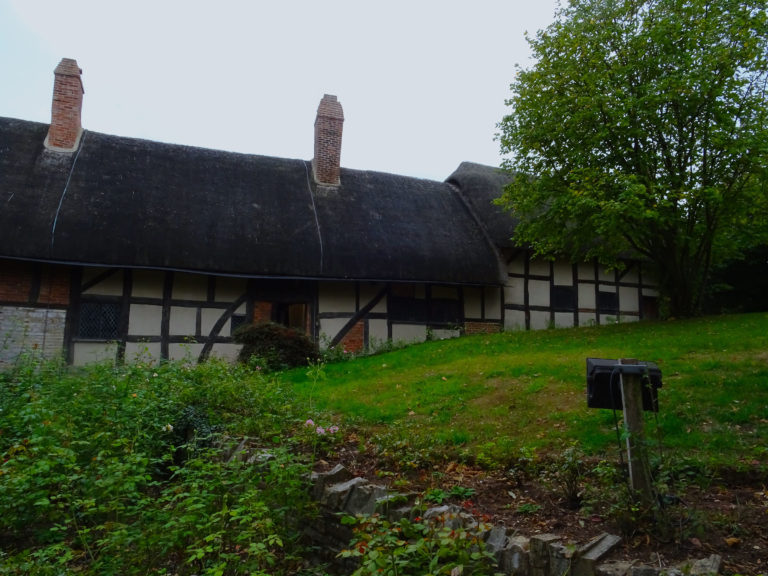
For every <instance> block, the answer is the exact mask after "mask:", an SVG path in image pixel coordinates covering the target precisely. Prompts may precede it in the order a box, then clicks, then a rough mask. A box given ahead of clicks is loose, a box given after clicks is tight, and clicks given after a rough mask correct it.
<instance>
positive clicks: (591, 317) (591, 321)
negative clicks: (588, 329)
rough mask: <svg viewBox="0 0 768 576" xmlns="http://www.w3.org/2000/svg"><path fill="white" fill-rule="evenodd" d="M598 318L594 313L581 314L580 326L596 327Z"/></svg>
mask: <svg viewBox="0 0 768 576" xmlns="http://www.w3.org/2000/svg"><path fill="white" fill-rule="evenodd" d="M595 324H597V316H596V315H595V313H594V312H579V326H594V325H595Z"/></svg>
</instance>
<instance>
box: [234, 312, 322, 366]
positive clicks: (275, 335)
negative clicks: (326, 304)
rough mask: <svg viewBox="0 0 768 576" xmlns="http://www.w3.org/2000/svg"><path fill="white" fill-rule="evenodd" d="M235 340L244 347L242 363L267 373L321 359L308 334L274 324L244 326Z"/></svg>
mask: <svg viewBox="0 0 768 576" xmlns="http://www.w3.org/2000/svg"><path fill="white" fill-rule="evenodd" d="M232 339H233V340H234V341H235V342H237V343H238V344H242V345H243V347H242V349H241V350H240V355H239V357H238V359H239V360H240V362H242V363H244V364H251V365H253V366H254V367H259V368H261V369H264V370H269V371H274V370H285V369H286V368H294V367H296V366H306V365H307V364H309V363H310V362H313V361H315V360H317V359H318V350H317V346H316V345H315V344H314V342H312V341H311V340H310V339H309V337H307V335H306V334H302V333H301V332H298V331H297V330H294V329H292V328H288V327H287V326H283V325H282V324H276V323H274V322H264V323H260V324H246V325H244V326H241V327H240V328H238V329H237V330H236V331H235V333H234V334H233V335H232Z"/></svg>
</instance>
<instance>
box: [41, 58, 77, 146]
mask: <svg viewBox="0 0 768 576" xmlns="http://www.w3.org/2000/svg"><path fill="white" fill-rule="evenodd" d="M82 72H83V71H82V70H80V68H79V67H78V66H77V62H76V61H75V60H73V59H72V58H62V59H61V62H59V65H58V66H56V70H54V71H53V74H54V76H55V80H54V82H53V103H52V104H51V127H50V128H49V129H48V137H47V138H46V146H48V147H49V148H53V149H54V150H62V151H71V150H74V149H75V148H77V144H78V141H79V139H80V133H81V132H82V131H83V128H82V126H81V124H80V112H81V111H82V108H83V94H84V92H85V91H84V90H83V82H82V80H81V79H80V74H82Z"/></svg>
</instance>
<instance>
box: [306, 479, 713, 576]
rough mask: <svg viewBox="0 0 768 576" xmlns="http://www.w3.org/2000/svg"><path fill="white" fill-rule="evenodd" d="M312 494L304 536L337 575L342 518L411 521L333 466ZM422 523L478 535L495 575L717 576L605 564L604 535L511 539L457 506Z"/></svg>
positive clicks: (343, 540)
mask: <svg viewBox="0 0 768 576" xmlns="http://www.w3.org/2000/svg"><path fill="white" fill-rule="evenodd" d="M312 494H313V497H314V498H315V500H316V501H317V502H318V503H319V504H320V514H319V515H318V518H317V520H316V522H315V523H314V524H313V525H311V526H308V527H307V530H306V536H307V538H309V539H310V540H311V541H312V542H313V543H315V544H316V546H317V550H318V560H319V561H321V562H325V563H328V564H329V565H331V566H333V567H334V569H335V570H337V571H338V573H339V574H350V573H352V572H353V571H354V570H355V568H356V563H355V562H353V561H351V560H350V559H340V558H337V557H336V556H337V554H338V553H339V552H340V551H341V550H342V549H344V548H346V547H347V546H348V545H349V542H350V540H351V539H352V536H353V534H352V529H351V528H350V527H348V526H345V525H342V524H341V522H340V518H341V516H343V515H350V516H355V515H359V514H374V513H378V514H382V515H385V516H387V517H389V518H390V519H391V520H397V519H399V518H405V517H410V515H411V514H412V513H413V504H412V501H411V502H410V503H409V497H408V496H407V495H402V494H394V493H392V492H390V491H389V490H387V489H386V488H385V487H383V486H378V485H376V484H372V483H370V482H369V481H367V480H366V479H364V478H358V477H354V476H353V475H352V474H351V473H350V472H349V471H348V470H347V469H346V468H344V467H343V466H341V465H338V466H336V467H335V468H333V469H332V470H330V471H329V472H324V473H314V474H313V475H312ZM423 518H424V520H425V521H433V522H444V523H451V524H453V525H455V526H456V527H462V528H477V529H479V530H483V540H484V542H485V545H486V549H487V550H488V551H490V552H491V553H493V555H494V556H495V557H496V561H497V563H498V570H499V573H501V574H505V575H513V576H565V575H566V574H567V575H569V576H641V575H642V576H660V574H662V573H663V574H665V575H668V576H673V575H683V574H686V575H691V576H704V575H711V574H718V572H719V569H720V562H721V559H720V557H719V556H717V555H712V556H710V557H709V558H706V559H702V560H697V561H692V562H688V563H686V565H685V566H680V567H679V568H664V569H663V570H662V569H661V568H658V567H653V566H647V565H643V564H639V563H635V562H608V561H605V558H606V557H607V556H608V554H609V553H610V552H611V550H613V549H614V547H616V546H617V545H618V544H619V543H620V541H621V538H619V537H618V536H615V535H612V534H608V533H603V534H601V535H599V536H597V537H596V538H594V539H592V540H590V541H589V542H586V543H583V544H578V543H572V542H566V541H564V540H563V538H561V537H560V536H558V535H556V534H537V535H534V536H531V537H526V536H520V535H517V534H512V533H510V532H508V530H507V529H506V528H505V527H504V526H493V527H490V528H482V527H480V525H479V524H478V522H477V520H476V519H475V518H474V517H473V516H472V515H471V514H468V513H467V512H466V511H464V510H463V509H461V508H459V507H457V506H437V507H434V508H430V509H429V510H427V511H426V512H424V513H423Z"/></svg>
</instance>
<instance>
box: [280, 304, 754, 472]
mask: <svg viewBox="0 0 768 576" xmlns="http://www.w3.org/2000/svg"><path fill="white" fill-rule="evenodd" d="M590 356H591V357H598V358H636V359H639V360H644V361H651V362H655V363H656V364H658V366H659V368H660V369H661V371H662V378H663V388H662V389H661V390H660V391H659V404H660V411H659V414H658V419H657V418H656V417H655V416H654V415H653V414H652V413H647V414H646V422H647V430H648V433H649V436H650V437H651V438H652V439H653V440H654V442H656V441H657V439H658V438H659V435H660V436H661V439H662V442H663V446H664V449H665V450H666V451H668V452H669V453H673V454H675V455H676V456H678V457H683V458H688V457H690V458H695V459H697V460H701V461H705V462H708V463H711V464H717V465H726V466H740V465H743V464H745V463H754V462H755V461H758V462H763V463H765V462H766V461H768V314H765V313H760V314H749V315H733V316H717V317H707V318H700V319H694V320H686V321H669V322H647V323H633V324H619V325H611V326H602V327H593V328H575V329H557V330H547V331H538V332H508V333H503V334H494V335H477V336H468V337H464V338H460V339H454V340H444V341H432V342H427V343H424V344H420V345H414V346H410V347H407V348H404V349H401V350H396V351H393V352H389V353H386V354H380V355H374V356H368V357H360V358H356V359H353V360H350V361H346V362H339V363H332V364H327V365H325V366H324V368H323V369H322V373H323V374H322V375H323V378H318V377H317V376H315V377H311V371H310V372H309V373H308V371H307V370H306V369H299V370H293V371H290V372H287V373H285V374H284V375H283V379H284V380H285V381H286V382H287V383H289V384H290V385H291V386H292V387H293V391H294V393H295V395H296V396H297V400H298V401H299V402H306V403H307V404H308V405H309V406H311V410H310V412H312V413H313V414H330V415H333V417H334V418H336V419H338V420H340V421H342V422H344V423H346V425H347V426H348V427H353V428H354V429H355V430H356V431H357V433H358V435H359V436H360V437H361V438H363V439H371V438H373V439H376V440H377V441H380V442H385V443H387V442H388V443H390V444H392V445H393V446H397V447H399V449H401V451H404V453H405V454H407V453H408V449H409V448H410V449H413V448H414V447H417V446H418V447H419V449H421V450H428V451H429V452H430V454H432V455H433V456H434V454H435V453H438V454H439V453H443V454H445V455H446V457H455V456H456V455H462V454H463V455H465V456H467V455H475V456H476V455H477V454H480V455H481V457H482V458H484V459H489V460H490V461H491V463H493V462H494V461H497V462H499V463H501V462H502V461H504V460H506V459H509V458H514V457H515V456H516V455H518V454H519V453H520V452H521V450H522V451H523V452H525V451H530V450H536V451H540V452H541V451H549V450H559V449H562V448H563V447H565V446H567V445H568V444H570V443H574V442H577V443H579V444H580V446H581V447H582V449H584V450H585V451H586V452H588V453H592V454H601V453H604V452H606V451H612V450H614V451H615V449H616V446H617V438H616V431H615V426H614V414H613V412H612V411H611V410H599V409H588V408H587V406H586V378H585V361H586V358H587V357H590ZM620 416H621V415H620V414H619V417H620ZM405 457H408V456H407V455H406V456H405Z"/></svg>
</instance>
